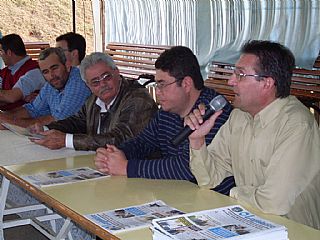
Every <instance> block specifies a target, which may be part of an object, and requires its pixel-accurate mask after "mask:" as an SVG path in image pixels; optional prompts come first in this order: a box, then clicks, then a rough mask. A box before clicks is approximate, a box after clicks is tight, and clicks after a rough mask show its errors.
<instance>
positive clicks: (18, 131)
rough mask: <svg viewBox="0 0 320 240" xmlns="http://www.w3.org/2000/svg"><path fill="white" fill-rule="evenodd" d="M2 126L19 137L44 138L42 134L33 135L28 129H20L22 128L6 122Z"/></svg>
mask: <svg viewBox="0 0 320 240" xmlns="http://www.w3.org/2000/svg"><path fill="white" fill-rule="evenodd" d="M1 125H2V126H4V127H5V128H7V129H8V130H10V131H11V132H13V133H15V134H17V135H19V136H26V137H29V138H34V139H41V138H44V136H43V135H41V134H36V133H31V132H30V130H29V129H28V128H24V127H20V126H17V125H14V124H10V123H4V122H3V123H1Z"/></svg>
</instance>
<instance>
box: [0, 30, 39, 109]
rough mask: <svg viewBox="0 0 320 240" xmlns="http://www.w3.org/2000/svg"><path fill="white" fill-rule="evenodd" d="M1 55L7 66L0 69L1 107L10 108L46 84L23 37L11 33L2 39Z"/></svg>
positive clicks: (20, 103)
mask: <svg viewBox="0 0 320 240" xmlns="http://www.w3.org/2000/svg"><path fill="white" fill-rule="evenodd" d="M0 57H1V58H2V60H3V62H4V63H5V65H6V67H5V68H3V69H1V70H0V88H1V92H0V109H1V110H10V109H13V108H16V107H18V106H21V105H23V104H24V103H25V101H24V100H23V99H24V98H25V97H26V96H27V95H29V94H31V93H32V92H34V91H36V90H40V88H41V87H42V86H43V85H44V83H45V79H44V78H43V76H42V74H41V71H40V70H39V65H38V62H37V61H34V60H32V59H31V58H30V57H29V56H28V55H27V52H26V49H25V46H24V43H23V41H22V39H21V37H20V36H19V35H17V34H9V35H6V36H4V37H3V38H2V39H0Z"/></svg>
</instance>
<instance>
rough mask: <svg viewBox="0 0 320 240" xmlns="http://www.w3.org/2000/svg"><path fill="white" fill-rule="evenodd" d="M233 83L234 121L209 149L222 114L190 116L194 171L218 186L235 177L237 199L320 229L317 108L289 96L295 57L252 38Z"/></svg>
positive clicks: (204, 183)
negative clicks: (314, 112) (206, 117)
mask: <svg viewBox="0 0 320 240" xmlns="http://www.w3.org/2000/svg"><path fill="white" fill-rule="evenodd" d="M241 53H242V54H241V56H240V59H239V60H238V62H237V63H236V67H235V71H234V73H233V75H232V76H231V78H230V79H229V82H228V84H229V85H230V86H232V87H233V90H234V93H235V100H234V106H235V107H236V108H235V109H234V110H233V112H232V113H231V115H230V117H229V119H228V121H227V122H226V123H225V124H224V125H223V126H222V127H221V128H220V130H219V132H218V133H217V135H216V137H215V138H214V139H213V140H212V142H211V144H210V145H209V146H208V147H206V145H205V144H204V136H205V134H207V132H208V131H209V130H210V129H211V128H212V126H213V125H214V122H215V119H216V118H217V116H219V115H220V114H221V111H219V112H217V113H215V114H214V115H213V116H212V117H211V118H210V119H209V120H208V121H206V122H204V124H202V122H203V120H202V117H201V116H202V115H203V114H204V109H203V108H202V107H201V106H200V107H199V108H198V109H196V110H195V111H194V112H193V113H191V114H190V115H188V116H187V117H186V118H185V123H186V124H187V125H189V126H190V128H191V129H195V130H196V131H194V132H193V134H191V135H190V137H189V140H190V158H191V159H190V167H191V171H192V173H193V174H194V175H195V177H196V179H197V181H198V184H199V185H200V186H202V187H208V188H212V187H214V186H216V185H217V184H219V183H220V182H221V180H222V179H224V178H225V177H227V176H230V175H234V177H235V182H236V187H234V188H232V189H231V191H230V196H231V197H233V198H235V199H237V200H239V202H240V203H241V202H243V203H247V204H250V205H251V206H253V207H255V208H258V209H260V210H261V211H263V212H265V213H272V214H277V215H284V216H286V217H288V218H290V219H292V220H295V221H298V222H300V223H303V224H306V225H309V226H312V227H314V228H317V229H320V133H319V128H318V125H317V123H316V121H315V119H314V117H313V115H312V114H311V113H310V111H309V110H308V109H307V108H306V107H305V106H304V105H303V104H302V103H301V102H300V101H299V100H297V99H296V98H295V97H294V96H290V84H291V76H292V71H293V68H294V62H295V60H294V56H293V55H292V53H291V52H290V50H289V49H287V48H285V47H284V46H282V45H280V44H278V43H274V42H269V41H249V42H248V43H246V44H245V45H244V46H243V48H242V51H241Z"/></svg>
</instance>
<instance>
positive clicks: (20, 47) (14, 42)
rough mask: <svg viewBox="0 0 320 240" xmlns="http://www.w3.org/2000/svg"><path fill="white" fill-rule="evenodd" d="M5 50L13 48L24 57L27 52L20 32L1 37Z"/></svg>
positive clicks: (15, 52)
mask: <svg viewBox="0 0 320 240" xmlns="http://www.w3.org/2000/svg"><path fill="white" fill-rule="evenodd" d="M0 44H1V45H2V49H3V51H4V52H5V53H6V52H7V51H8V50H11V51H12V52H13V53H14V54H16V55H17V56H22V57H24V56H25V55H26V54H27V51H26V48H25V46H24V43H23V41H22V38H21V37H20V36H19V35H18V34H8V35H6V36H4V37H2V38H1V39H0Z"/></svg>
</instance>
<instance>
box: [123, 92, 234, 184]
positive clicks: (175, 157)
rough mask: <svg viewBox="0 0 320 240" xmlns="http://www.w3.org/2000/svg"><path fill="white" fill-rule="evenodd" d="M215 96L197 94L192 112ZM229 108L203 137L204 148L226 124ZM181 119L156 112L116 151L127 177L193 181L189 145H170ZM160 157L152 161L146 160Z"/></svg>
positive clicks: (178, 129) (207, 93)
mask: <svg viewBox="0 0 320 240" xmlns="http://www.w3.org/2000/svg"><path fill="white" fill-rule="evenodd" d="M216 95H218V94H217V92H215V91H214V90H213V89H209V88H206V87H205V88H204V89H203V90H202V91H201V94H200V96H199V98H198V99H197V101H196V103H195V105H194V106H193V109H194V108H196V107H197V106H198V105H199V104H200V103H204V104H206V105H208V104H209V102H210V101H211V100H212V99H213V98H214V97H215V96H216ZM231 110H232V106H231V105H230V104H229V103H228V104H227V105H226V106H225V108H224V111H223V113H222V114H221V115H220V116H219V117H218V119H217V120H216V123H215V125H214V127H213V128H212V129H211V131H210V132H209V134H208V135H207V136H206V144H207V145H208V144H209V143H210V142H211V140H212V139H213V138H214V136H215V134H216V133H217V131H218V130H219V128H220V127H221V126H222V125H223V124H224V123H225V122H226V121H227V119H228V117H229V114H230V112H231ZM183 128H184V126H183V119H182V118H180V116H179V115H178V114H174V113H170V112H166V111H163V110H161V109H160V110H159V111H158V112H157V114H156V116H155V117H154V118H153V119H152V120H151V121H150V123H149V124H148V126H147V127H146V128H145V129H144V130H143V131H142V132H141V133H140V134H139V135H138V136H137V137H135V138H133V139H131V140H128V141H126V142H124V143H123V144H122V145H120V149H121V150H122V151H123V152H124V153H125V155H126V157H127V159H128V166H127V175H128V177H135V178H152V179H180V180H190V181H193V180H194V176H193V175H192V173H191V171H190V168H189V141H188V139H186V140H184V141H183V142H182V143H181V144H180V145H178V146H177V147H175V146H173V145H172V143H171V142H170V141H171V139H172V138H174V137H175V136H176V135H177V134H178V133H179V132H180V131H181V130H182V129H183ZM154 153H160V154H159V155H160V156H158V157H156V158H152V159H150V158H148V157H149V156H150V155H152V154H154Z"/></svg>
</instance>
